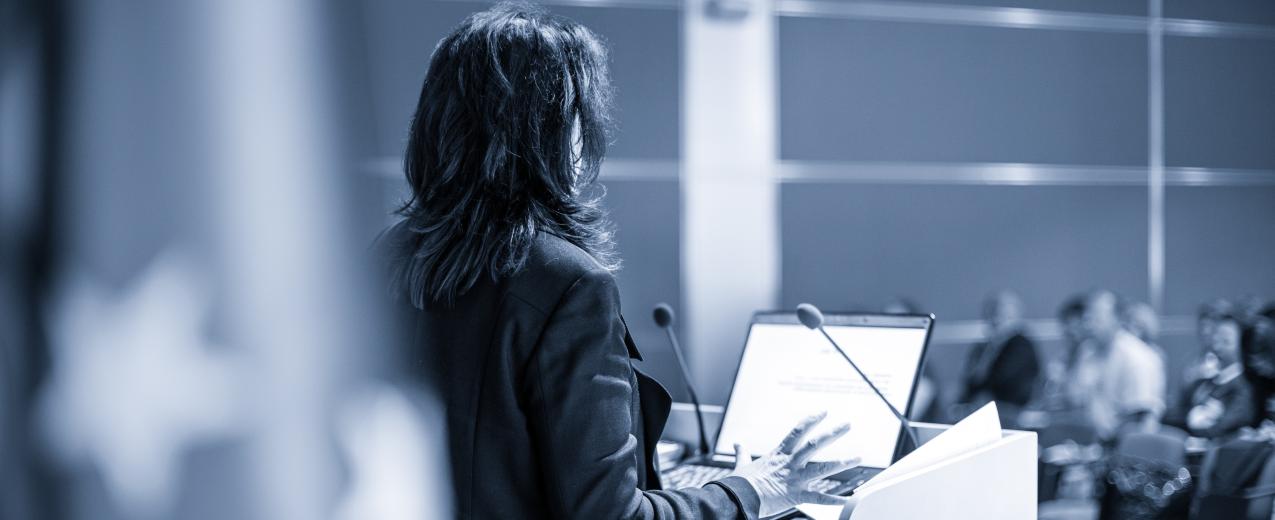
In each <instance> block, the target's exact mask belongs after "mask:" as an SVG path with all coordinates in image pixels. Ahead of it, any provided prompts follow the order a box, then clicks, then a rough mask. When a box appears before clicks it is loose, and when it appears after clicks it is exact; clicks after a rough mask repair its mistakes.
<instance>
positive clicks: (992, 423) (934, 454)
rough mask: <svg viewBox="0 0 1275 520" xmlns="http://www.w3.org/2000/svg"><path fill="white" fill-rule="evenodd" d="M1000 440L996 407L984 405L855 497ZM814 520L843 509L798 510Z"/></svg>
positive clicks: (832, 519)
mask: <svg viewBox="0 0 1275 520" xmlns="http://www.w3.org/2000/svg"><path fill="white" fill-rule="evenodd" d="M1000 438H1001V420H1000V415H999V414H997V412H996V403H994V402H992V403H987V404H986V405H984V406H983V407H982V408H979V409H978V411H976V412H974V413H972V414H970V415H969V417H966V418H964V419H962V420H961V421H960V422H958V423H956V424H955V425H953V426H952V427H951V428H948V429H947V430H945V431H944V432H943V433H941V434H939V435H938V436H937V437H935V438H933V439H930V441H929V442H926V443H925V444H922V445H921V447H919V448H917V449H916V450H914V451H913V452H912V453H909V454H908V455H907V456H906V457H903V458H902V459H899V461H898V462H895V463H894V464H891V465H890V467H888V468H885V470H883V471H882V472H881V473H878V474H877V475H876V476H875V477H873V478H872V480H869V481H867V482H864V483H863V485H862V486H859V488H858V489H856V490H855V494H856V495H858V494H863V493H869V492H871V491H872V488H873V487H875V486H880V485H883V484H886V483H888V482H890V481H893V480H895V479H898V478H901V477H906V476H907V475H909V474H911V473H912V472H915V471H918V470H922V469H925V468H927V467H930V466H932V465H934V464H937V463H939V462H942V461H944V460H947V459H951V458H953V457H958V456H960V455H963V454H965V453H969V452H971V451H974V450H977V449H979V448H982V447H984V446H988V445H990V444H992V443H994V442H996V441H998V440H1000ZM797 509H799V510H800V511H801V512H802V513H805V515H806V516H809V517H810V518H812V519H813V520H825V519H826V520H836V519H838V518H840V517H841V509H842V506H825V505H816V504H802V505H799V506H797Z"/></svg>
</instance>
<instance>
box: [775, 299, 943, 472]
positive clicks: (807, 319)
mask: <svg viewBox="0 0 1275 520" xmlns="http://www.w3.org/2000/svg"><path fill="white" fill-rule="evenodd" d="M797 319H798V320H800V321H801V324H802V325H805V326H806V328H808V329H810V330H817V331H819V332H821V333H823V337H825V338H827V339H828V343H832V346H833V347H834V348H836V349H837V353H838V354H841V357H842V358H845V360H846V362H847V363H850V366H851V367H852V368H854V371H855V372H858V373H859V377H861V378H863V382H864V383H867V384H868V388H871V389H872V391H873V392H876V394H877V397H880V398H881V402H883V403H885V406H886V407H888V408H889V409H890V412H891V413H893V414H894V416H895V417H897V418H898V419H899V424H902V425H903V431H905V432H907V434H908V439H909V440H911V441H912V449H916V448H917V447H918V446H920V444H919V443H917V442H916V433H915V432H913V431H912V424H911V423H910V422H908V418H907V417H904V416H903V414H901V413H899V410H898V409H897V408H895V407H894V405H892V404H890V400H889V399H886V398H885V394H882V393H881V391H880V390H878V389H877V385H874V384H872V380H871V379H868V375H867V374H864V373H863V370H860V369H859V365H857V364H855V362H854V360H853V359H850V356H849V355H848V354H846V351H845V350H842V349H841V345H838V344H837V340H834V339H832V336H830V335H828V331H827V330H825V329H824V328H823V313H822V312H819V308H818V307H815V306H814V305H811V304H809V303H803V304H801V305H798V306H797Z"/></svg>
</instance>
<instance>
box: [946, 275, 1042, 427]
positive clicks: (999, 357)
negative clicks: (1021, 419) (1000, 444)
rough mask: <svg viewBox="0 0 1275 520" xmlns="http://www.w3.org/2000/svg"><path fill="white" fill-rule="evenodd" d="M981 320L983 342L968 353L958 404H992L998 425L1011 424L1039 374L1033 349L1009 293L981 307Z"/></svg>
mask: <svg viewBox="0 0 1275 520" xmlns="http://www.w3.org/2000/svg"><path fill="white" fill-rule="evenodd" d="M983 318H984V319H985V320H986V321H987V325H988V332H989V333H988V337H987V341H986V342H984V343H980V344H978V345H975V346H974V348H973V349H972V350H971V351H970V354H969V358H968V360H967V361H966V363H965V369H964V375H963V377H962V382H963V383H964V384H963V386H964V388H963V389H962V392H961V397H960V402H961V403H963V404H965V405H967V406H968V407H969V408H970V409H973V408H977V407H979V406H982V405H983V404H986V403H987V402H988V401H996V406H997V410H998V411H999V412H1000V415H1001V423H1002V424H1004V425H1006V426H1010V425H1015V424H1016V423H1017V417H1018V413H1019V411H1020V410H1022V408H1023V407H1024V406H1026V405H1027V403H1028V401H1030V400H1031V398H1032V393H1033V390H1035V388H1036V382H1037V379H1038V376H1039V375H1040V360H1039V359H1038V357H1037V354H1036V346H1035V345H1034V344H1032V341H1031V340H1030V339H1028V338H1027V336H1026V335H1024V328H1023V303H1022V300H1021V299H1019V297H1018V295H1016V294H1014V293H1012V292H1009V291H1001V292H998V293H995V294H993V295H991V296H989V297H988V298H987V300H986V302H985V303H984V305H983Z"/></svg>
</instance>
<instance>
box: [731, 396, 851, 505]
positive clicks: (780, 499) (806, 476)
mask: <svg viewBox="0 0 1275 520" xmlns="http://www.w3.org/2000/svg"><path fill="white" fill-rule="evenodd" d="M827 416H828V413H827V412H823V413H820V414H817V415H812V416H810V417H807V418H806V419H805V420H803V421H801V422H800V423H798V424H797V427H796V428H793V429H792V431H791V432H789V433H788V436H787V437H784V440H783V442H780V443H779V447H777V448H775V450H774V451H772V452H770V453H769V454H767V455H765V456H763V457H761V458H759V459H757V460H752V457H750V456H749V455H748V452H747V451H746V450H745V449H744V447H743V446H741V445H739V444H736V445H735V472H734V473H732V475H734V476H738V477H743V478H744V479H745V480H747V481H748V483H749V484H752V486H753V489H754V490H756V491H757V496H758V497H759V498H760V499H761V511H760V512H759V513H758V515H759V516H761V517H766V516H770V515H773V514H776V513H780V512H783V511H785V510H787V509H789V508H792V507H794V506H796V505H797V504H828V505H839V504H844V503H845V502H846V498H845V497H839V496H836V495H829V494H826V493H820V492H816V491H812V490H810V483H811V482H812V481H815V480H818V479H821V478H824V477H827V476H829V475H835V474H837V473H840V472H842V471H845V470H848V469H850V468H853V467H855V466H858V465H859V459H858V458H854V459H850V460H840V461H827V462H810V459H811V457H813V456H814V455H815V453H816V452H818V451H819V450H821V449H823V448H824V447H825V446H827V445H828V444H831V443H832V441H835V440H837V439H838V438H840V437H841V436H842V435H845V434H846V432H848V431H850V425H849V424H843V425H841V426H838V427H836V428H834V429H833V430H832V431H830V432H827V433H824V434H822V435H819V436H817V437H812V438H810V439H806V437H807V436H808V434H809V433H810V431H811V430H812V429H814V427H815V425H817V424H819V421H822V420H823V419H824V417H827ZM803 439H805V441H804V442H803Z"/></svg>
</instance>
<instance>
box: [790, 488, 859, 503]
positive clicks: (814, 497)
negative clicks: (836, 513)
mask: <svg viewBox="0 0 1275 520" xmlns="http://www.w3.org/2000/svg"><path fill="white" fill-rule="evenodd" d="M849 500H850V499H849V498H848V497H839V496H837V495H829V494H827V493H816V492H814V491H807V492H805V493H802V494H800V495H798V496H797V502H799V503H802V504H821V505H825V506H840V505H844V504H845V503H846V502H847V501H849Z"/></svg>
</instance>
